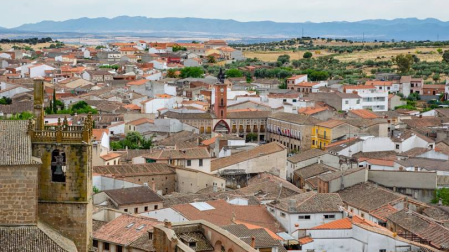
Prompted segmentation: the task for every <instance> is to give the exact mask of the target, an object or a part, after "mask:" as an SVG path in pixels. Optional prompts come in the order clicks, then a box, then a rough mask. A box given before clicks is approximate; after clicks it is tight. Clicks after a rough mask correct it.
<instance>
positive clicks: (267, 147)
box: [211, 142, 285, 171]
mask: <svg viewBox="0 0 449 252" xmlns="http://www.w3.org/2000/svg"><path fill="white" fill-rule="evenodd" d="M284 150H285V147H284V146H283V145H281V144H279V143H277V142H271V143H268V144H264V145H261V146H257V147H255V148H253V149H251V150H248V151H242V152H239V153H236V154H234V155H231V156H229V157H224V158H217V159H214V160H212V161H211V171H216V170H218V169H221V168H225V167H228V166H231V165H234V164H237V163H240V162H243V161H246V160H250V159H253V158H256V157H260V156H265V155H268V154H272V153H276V152H280V151H284Z"/></svg>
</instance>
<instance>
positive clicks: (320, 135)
mask: <svg viewBox="0 0 449 252" xmlns="http://www.w3.org/2000/svg"><path fill="white" fill-rule="evenodd" d="M312 137H313V136H312ZM318 138H319V139H325V140H331V138H330V136H326V135H323V134H318Z"/></svg>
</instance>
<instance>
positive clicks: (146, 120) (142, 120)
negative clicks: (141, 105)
mask: <svg viewBox="0 0 449 252" xmlns="http://www.w3.org/2000/svg"><path fill="white" fill-rule="evenodd" d="M144 123H150V124H153V123H154V120H151V119H148V118H140V119H136V120H134V121H131V122H128V123H127V124H131V125H134V126H138V125H141V124H144Z"/></svg>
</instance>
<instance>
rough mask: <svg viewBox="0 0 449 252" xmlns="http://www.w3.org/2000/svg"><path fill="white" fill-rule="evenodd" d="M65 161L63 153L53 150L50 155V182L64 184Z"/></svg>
mask: <svg viewBox="0 0 449 252" xmlns="http://www.w3.org/2000/svg"><path fill="white" fill-rule="evenodd" d="M65 172H66V159H65V153H64V152H63V151H60V150H54V151H53V152H52V153H51V181H52V182H65Z"/></svg>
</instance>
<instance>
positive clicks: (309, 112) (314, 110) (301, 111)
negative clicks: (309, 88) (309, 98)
mask: <svg viewBox="0 0 449 252" xmlns="http://www.w3.org/2000/svg"><path fill="white" fill-rule="evenodd" d="M325 110H327V108H326V107H319V106H318V107H305V108H300V109H298V113H299V114H305V115H313V114H316V113H319V112H322V111H325Z"/></svg>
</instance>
